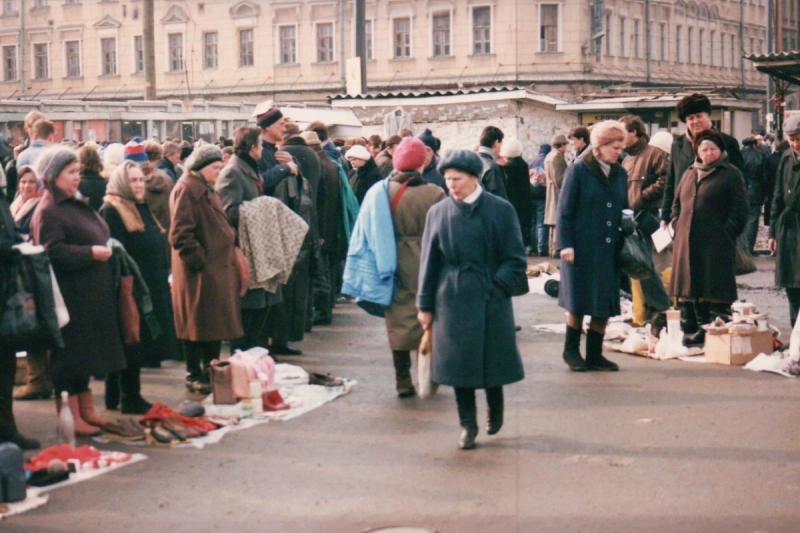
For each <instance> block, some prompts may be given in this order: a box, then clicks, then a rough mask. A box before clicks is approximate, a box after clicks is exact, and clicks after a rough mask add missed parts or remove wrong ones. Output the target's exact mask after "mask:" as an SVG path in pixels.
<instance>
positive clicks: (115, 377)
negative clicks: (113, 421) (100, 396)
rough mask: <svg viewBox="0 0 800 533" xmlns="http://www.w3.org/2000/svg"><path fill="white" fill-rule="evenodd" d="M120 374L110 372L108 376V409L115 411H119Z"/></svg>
mask: <svg viewBox="0 0 800 533" xmlns="http://www.w3.org/2000/svg"><path fill="white" fill-rule="evenodd" d="M119 379H120V373H119V372H110V373H109V374H108V375H107V376H106V409H108V410H109V411H114V410H116V409H119V395H120V390H119Z"/></svg>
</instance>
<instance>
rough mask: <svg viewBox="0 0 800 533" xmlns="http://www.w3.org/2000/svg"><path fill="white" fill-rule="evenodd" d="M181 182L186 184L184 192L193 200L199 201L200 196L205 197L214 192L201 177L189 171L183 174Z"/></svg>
mask: <svg viewBox="0 0 800 533" xmlns="http://www.w3.org/2000/svg"><path fill="white" fill-rule="evenodd" d="M181 180H182V181H183V182H184V183H186V190H187V191H189V193H190V194H191V195H192V196H193V197H194V198H195V199H199V198H200V197H201V196H206V195H207V194H208V193H210V192H213V191H214V189H212V188H211V187H209V185H208V183H207V182H206V180H204V179H203V177H202V176H201V175H199V174H196V173H195V172H193V171H191V170H190V171H188V172H184V174H183V176H181Z"/></svg>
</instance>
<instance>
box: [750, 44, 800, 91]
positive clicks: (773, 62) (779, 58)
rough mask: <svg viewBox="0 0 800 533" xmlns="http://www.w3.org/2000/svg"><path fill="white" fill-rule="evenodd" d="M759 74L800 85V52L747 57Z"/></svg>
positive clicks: (792, 51)
mask: <svg viewBox="0 0 800 533" xmlns="http://www.w3.org/2000/svg"><path fill="white" fill-rule="evenodd" d="M745 59H749V60H750V61H752V62H753V64H754V65H755V67H756V69H757V70H758V71H759V72H763V73H764V74H768V75H770V76H772V77H773V78H777V79H779V80H784V81H788V82H789V83H794V84H795V85H800V50H789V51H786V52H776V53H772V54H751V55H749V56H745Z"/></svg>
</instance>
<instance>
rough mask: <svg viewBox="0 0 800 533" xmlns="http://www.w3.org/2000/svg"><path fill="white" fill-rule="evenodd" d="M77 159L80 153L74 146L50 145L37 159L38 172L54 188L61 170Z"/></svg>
mask: <svg viewBox="0 0 800 533" xmlns="http://www.w3.org/2000/svg"><path fill="white" fill-rule="evenodd" d="M77 160H78V155H77V154H76V153H75V150H73V149H72V148H67V147H66V146H61V145H58V144H56V145H53V146H50V147H49V148H47V149H45V150H44V151H43V152H42V153H41V154H40V155H39V158H38V159H37V160H36V174H38V175H39V177H40V178H41V179H42V181H43V182H44V184H45V185H46V186H47V187H48V188H49V189H50V190H52V189H53V187H55V182H56V179H57V178H58V176H59V174H61V171H62V170H64V169H65V168H66V167H67V166H68V165H71V164H72V163H74V162H76V161H77Z"/></svg>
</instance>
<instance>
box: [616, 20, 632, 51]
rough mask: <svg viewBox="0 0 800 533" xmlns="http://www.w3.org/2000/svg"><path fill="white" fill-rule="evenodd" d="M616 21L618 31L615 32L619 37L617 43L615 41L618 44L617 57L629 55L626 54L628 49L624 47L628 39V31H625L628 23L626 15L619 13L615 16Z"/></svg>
mask: <svg viewBox="0 0 800 533" xmlns="http://www.w3.org/2000/svg"><path fill="white" fill-rule="evenodd" d="M617 22H618V23H619V27H618V28H617V30H619V33H618V34H617V35H619V39H618V40H619V43H617V44H619V48H618V49H617V56H618V57H629V56H628V51H627V49H626V48H625V47H626V46H627V44H628V43H627V42H626V41H627V40H628V32H627V31H626V30H627V25H628V17H626V16H625V15H620V16H618V17H617Z"/></svg>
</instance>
